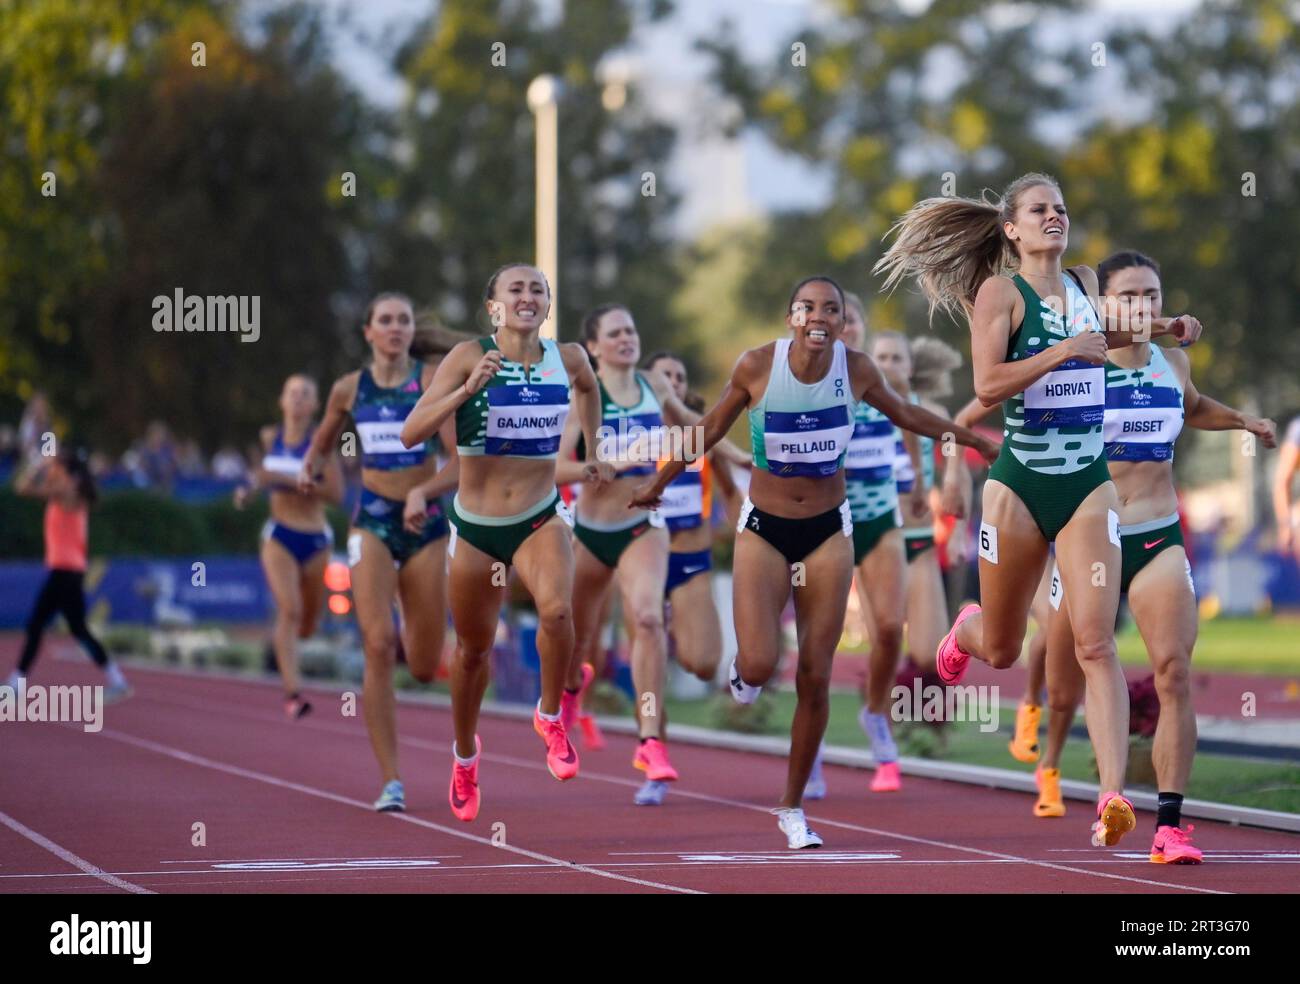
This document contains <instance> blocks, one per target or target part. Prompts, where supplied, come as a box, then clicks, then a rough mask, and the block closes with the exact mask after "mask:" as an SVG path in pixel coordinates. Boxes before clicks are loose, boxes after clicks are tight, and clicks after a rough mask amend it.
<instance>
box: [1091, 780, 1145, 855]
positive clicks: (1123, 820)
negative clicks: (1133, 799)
mask: <svg viewBox="0 0 1300 984" xmlns="http://www.w3.org/2000/svg"><path fill="white" fill-rule="evenodd" d="M1136 826H1137V817H1135V816H1134V815H1133V804H1132V803H1130V802H1129V801H1128V800H1127V799H1125V798H1124V797H1123V796H1121V795H1120V794H1119V793H1102V794H1101V797H1100V798H1099V799H1098V800H1097V822H1096V823H1094V824H1093V825H1092V846H1093V847H1114V846H1115V845H1116V844H1118V843H1119V839H1120V838H1121V837H1123V836H1124V835H1125V834H1127V833H1128V832H1129V831H1131V830H1132V829H1133V828H1134V827H1136Z"/></svg>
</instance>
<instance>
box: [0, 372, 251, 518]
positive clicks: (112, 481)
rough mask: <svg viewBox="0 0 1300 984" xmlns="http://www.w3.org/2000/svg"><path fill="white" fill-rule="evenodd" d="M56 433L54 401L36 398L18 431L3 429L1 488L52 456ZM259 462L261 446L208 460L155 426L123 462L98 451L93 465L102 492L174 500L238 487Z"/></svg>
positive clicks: (188, 441) (194, 445)
mask: <svg viewBox="0 0 1300 984" xmlns="http://www.w3.org/2000/svg"><path fill="white" fill-rule="evenodd" d="M55 432H56V431H55V427H54V420H53V415H52V413H51V411H50V404H49V400H48V399H47V398H46V396H45V394H44V393H41V392H37V393H35V394H33V395H32V398H31V399H30V400H28V402H27V407H26V409H25V410H24V411H23V415H22V418H21V419H20V420H19V422H18V425H17V426H16V427H15V426H14V425H12V424H9V423H0V482H4V481H7V480H8V479H9V477H10V476H11V475H12V474H13V473H14V472H15V471H16V470H17V469H18V468H19V467H21V466H22V465H24V464H27V463H29V462H32V461H33V460H36V459H39V458H40V457H41V456H42V454H43V453H47V452H46V451H45V447H46V444H47V440H48V438H47V437H46V435H51V434H54V433H55ZM258 457H260V452H259V450H258V448H257V445H256V443H255V442H250V444H249V446H248V447H247V448H244V449H242V450H241V449H240V448H237V447H235V446H234V445H231V444H227V445H225V446H224V447H222V448H221V449H220V450H218V451H217V452H216V453H215V454H213V455H212V457H211V458H208V457H207V456H206V455H205V454H204V453H203V450H202V449H201V448H200V447H199V444H198V442H197V441H195V440H193V439H192V438H183V437H180V436H179V435H176V434H173V433H172V432H171V429H170V428H169V427H168V426H167V425H166V424H165V423H163V422H162V421H161V420H155V421H153V422H152V423H150V424H149V426H148V427H147V428H146V429H145V432H144V434H143V436H141V437H140V438H138V439H137V440H135V441H134V442H132V444H131V446H130V447H128V448H127V450H126V451H125V452H124V453H123V454H122V456H121V457H120V458H114V457H113V456H112V455H110V454H106V453H105V452H103V451H93V452H91V454H90V458H89V463H90V469H91V472H92V473H93V474H94V476H95V479H96V481H97V482H98V483H99V486H100V488H103V489H110V490H111V489H123V488H136V489H149V490H152V491H157V492H163V493H167V494H170V493H173V492H175V491H177V490H178V488H183V487H185V486H187V485H193V484H196V483H197V484H199V485H214V484H215V485H230V486H231V487H233V486H235V485H237V484H238V483H239V482H241V481H243V480H244V479H245V478H246V477H247V476H248V473H249V468H250V465H249V462H250V461H256V460H257V459H258Z"/></svg>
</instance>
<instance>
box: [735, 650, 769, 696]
mask: <svg viewBox="0 0 1300 984" xmlns="http://www.w3.org/2000/svg"><path fill="white" fill-rule="evenodd" d="M729 679H730V680H731V696H732V697H734V698H735V699H736V703H737V704H752V703H754V701H756V700H758V695H759V694H761V693H762V692H763V688H762V687H751V686H750V685H749V684H747V683H746V682H745V681H744V680H742V679H740V670H738V669H737V668H736V661H735V660H734V659H733V660H732V661H731V674H730V677H729Z"/></svg>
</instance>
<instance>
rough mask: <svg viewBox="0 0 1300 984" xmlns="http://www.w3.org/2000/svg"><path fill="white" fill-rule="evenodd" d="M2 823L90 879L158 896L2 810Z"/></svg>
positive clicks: (0, 817)
mask: <svg viewBox="0 0 1300 984" xmlns="http://www.w3.org/2000/svg"><path fill="white" fill-rule="evenodd" d="M0 823H2V824H4V825H5V826H6V827H8V828H9V829H10V830H13V831H16V832H17V833H20V834H22V835H23V836H24V837H26V838H27V839H28V840H29V841H31V842H32V843H33V844H35V845H37V846H38V847H43V848H45V850H47V851H49V852H50V853H51V854H53V855H54V856H55V857H57V858H59V859H60V860H63V861H66V862H67V863H68V864H70V865H72V866H73V867H74V868H80V869H81V870H82V871H83V872H85V873H86V874H87V875H90V877H92V878H98V879H99V880H100V881H102V882H107V883H108V884H110V885H112V886H113V887H114V888H120V889H121V890H122V891H124V892H134V893H135V894H136V895H155V894H157V893H155V892H151V891H149V889H147V888H141V887H140V886H139V885H133V884H132V883H131V882H129V881H123V880H122V879H121V878H118V877H117V876H116V875H110V874H109V873H108V872H107V871H105V870H104V869H103V868H97V867H95V865H93V864H91V863H90V862H89V861H87V860H86V859H85V858H82V857H78V856H77V855H75V854H73V853H72V852H71V851H69V850H68V849H67V848H66V847H59V845H58V844H56V843H54V841H52V840H50V839H49V838H48V837H45V836H44V835H42V834H38V833H37V832H36V831H34V830H32V828H31V827H28V826H25V825H23V824H21V823H19V822H18V821H17V820H15V819H14V818H13V817H11V816H10V815H9V814H7V813H5V812H4V811H3V810H0Z"/></svg>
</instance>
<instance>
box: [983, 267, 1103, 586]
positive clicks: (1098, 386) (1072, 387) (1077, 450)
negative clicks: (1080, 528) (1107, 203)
mask: <svg viewBox="0 0 1300 984" xmlns="http://www.w3.org/2000/svg"><path fill="white" fill-rule="evenodd" d="M1064 280H1065V297H1066V303H1065V308H1066V311H1065V315H1064V316H1062V315H1061V314H1060V313H1058V312H1057V311H1055V310H1054V309H1053V308H1052V307H1051V306H1050V305H1048V304H1047V303H1046V302H1045V301H1044V300H1043V299H1042V298H1040V297H1039V296H1038V294H1037V293H1035V291H1034V289H1033V288H1032V287H1031V286H1029V283H1028V281H1026V280H1025V279H1024V278H1023V277H1022V276H1020V274H1016V275H1015V277H1014V278H1013V281H1014V283H1015V285H1016V288H1017V289H1018V290H1019V291H1020V295H1021V297H1022V298H1023V299H1024V302H1025V316H1024V318H1023V319H1022V320H1021V322H1020V324H1019V325H1018V326H1017V327H1016V329H1015V330H1014V331H1013V332H1012V333H1011V337H1010V338H1009V339H1008V340H1007V357H1006V358H1007V361H1008V362H1017V361H1020V360H1022V359H1029V358H1032V357H1033V356H1035V355H1037V354H1039V353H1040V352H1045V351H1046V350H1047V349H1049V348H1051V347H1052V346H1053V345H1058V344H1060V343H1061V342H1063V341H1065V340H1066V339H1067V338H1072V337H1073V336H1075V335H1078V334H1081V333H1082V332H1085V331H1101V323H1100V321H1099V319H1098V317H1097V312H1096V310H1095V309H1094V308H1093V306H1092V302H1091V301H1090V300H1089V299H1088V297H1087V296H1086V295H1085V294H1084V292H1083V289H1082V287H1080V286H1079V285H1078V284H1077V283H1075V281H1074V278H1073V275H1072V274H1070V273H1068V272H1067V273H1066V274H1065V277H1064ZM1002 412H1003V416H1004V418H1005V429H1004V430H1003V435H1004V437H1005V440H1003V442H1002V451H1001V453H1000V454H999V455H998V459H997V461H995V462H994V463H993V467H992V468H991V469H990V470H989V478H990V479H992V480H994V481H997V482H1000V483H1002V484H1003V485H1005V486H1007V487H1008V488H1009V489H1011V490H1012V491H1013V492H1015V493H1016V495H1017V496H1019V498H1020V500H1021V501H1022V502H1023V503H1024V504H1025V506H1026V508H1028V509H1029V512H1030V514H1031V515H1032V516H1033V517H1034V522H1035V523H1036V524H1037V526H1038V529H1039V531H1040V532H1041V533H1042V534H1043V538H1044V539H1045V540H1047V542H1049V543H1052V542H1054V541H1055V540H1056V536H1057V534H1058V533H1060V531H1061V530H1062V529H1063V528H1064V526H1065V524H1066V523H1068V522H1069V521H1070V517H1072V516H1073V515H1074V513H1075V510H1077V509H1078V508H1079V506H1080V504H1081V503H1082V502H1083V501H1084V499H1086V498H1087V497H1088V496H1089V495H1090V494H1091V493H1092V491H1093V489H1095V488H1097V487H1098V486H1099V485H1103V484H1105V483H1106V482H1108V481H1110V471H1109V470H1108V469H1107V467H1106V454H1105V445H1104V442H1103V437H1102V426H1103V422H1104V419H1105V413H1106V374H1105V370H1104V369H1103V368H1102V367H1101V366H1099V365H1098V366H1094V365H1090V364H1088V363H1087V362H1084V361H1083V360H1081V359H1070V360H1068V361H1066V362H1063V363H1062V364H1061V365H1059V366H1058V367H1057V368H1055V369H1053V370H1052V371H1051V372H1048V373H1045V374H1044V375H1042V376H1040V377H1039V378H1038V379H1037V380H1035V381H1034V382H1033V383H1032V384H1031V385H1030V386H1029V387H1028V388H1027V389H1025V390H1024V392H1021V393H1017V394H1016V395H1015V396H1013V397H1011V398H1010V399H1008V400H1006V401H1005V402H1004V403H1003V404H1002ZM995 536H996V531H994V530H992V528H991V527H989V526H988V524H983V525H982V526H981V528H980V544H981V546H980V556H981V557H984V558H986V559H989V560H992V562H994V563H996V562H997V561H996V557H997V549H996V540H995V539H994V537H995ZM1116 542H1118V538H1116Z"/></svg>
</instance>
